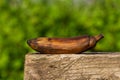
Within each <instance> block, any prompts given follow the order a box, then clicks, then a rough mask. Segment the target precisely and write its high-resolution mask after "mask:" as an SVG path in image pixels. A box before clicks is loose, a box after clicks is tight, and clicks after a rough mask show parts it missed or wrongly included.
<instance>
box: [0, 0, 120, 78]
mask: <svg viewBox="0 0 120 80" xmlns="http://www.w3.org/2000/svg"><path fill="white" fill-rule="evenodd" d="M99 33H103V34H104V36H105V38H104V39H103V40H101V41H100V42H99V43H98V44H97V46H96V47H95V48H94V49H92V50H91V51H101V52H102V51H104V52H108V51H110V52H111V51H112V52H113V51H120V0H0V80H23V74H24V73H23V72H24V59H25V54H27V53H28V52H35V51H34V50H32V49H31V48H30V47H28V45H27V44H26V41H27V40H28V39H31V38H36V37H41V36H47V37H73V36H79V35H84V34H89V35H96V34H99Z"/></svg>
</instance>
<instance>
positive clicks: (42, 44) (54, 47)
mask: <svg viewBox="0 0 120 80" xmlns="http://www.w3.org/2000/svg"><path fill="white" fill-rule="evenodd" d="M102 38H103V35H102V34H100V35H97V36H78V37H74V38H47V37H40V38H35V39H31V40H28V41H27V43H28V45H29V46H30V47H31V48H32V49H34V50H36V51H38V52H40V53H44V54H72V53H81V52H83V51H86V50H88V49H90V48H93V47H95V45H96V43H97V42H98V41H99V40H100V39H102Z"/></svg>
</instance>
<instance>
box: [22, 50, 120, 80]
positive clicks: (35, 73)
mask: <svg viewBox="0 0 120 80" xmlns="http://www.w3.org/2000/svg"><path fill="white" fill-rule="evenodd" d="M24 80H120V53H119V52H111V53H110V52H97V53H96V52H94V53H85V54H35V53H33V54H32V53H29V54H26V58H25V69H24Z"/></svg>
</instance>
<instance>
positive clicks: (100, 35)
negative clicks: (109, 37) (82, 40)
mask: <svg viewBox="0 0 120 80" xmlns="http://www.w3.org/2000/svg"><path fill="white" fill-rule="evenodd" d="M102 38H104V36H103V34H99V35H97V36H95V39H96V41H97V42H98V41H99V40H100V39H102Z"/></svg>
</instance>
